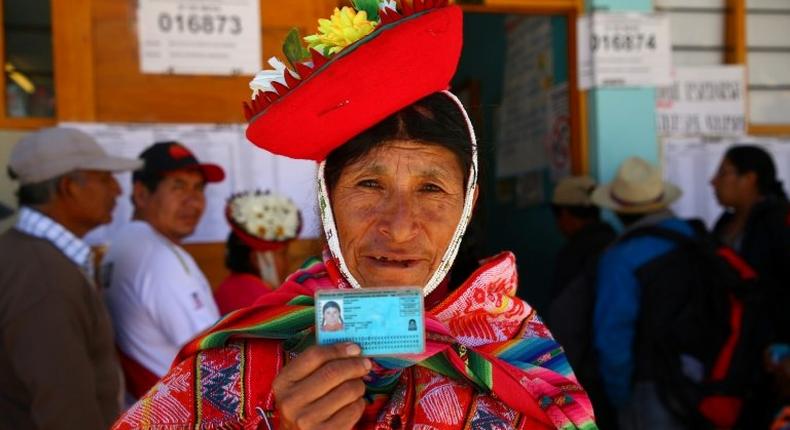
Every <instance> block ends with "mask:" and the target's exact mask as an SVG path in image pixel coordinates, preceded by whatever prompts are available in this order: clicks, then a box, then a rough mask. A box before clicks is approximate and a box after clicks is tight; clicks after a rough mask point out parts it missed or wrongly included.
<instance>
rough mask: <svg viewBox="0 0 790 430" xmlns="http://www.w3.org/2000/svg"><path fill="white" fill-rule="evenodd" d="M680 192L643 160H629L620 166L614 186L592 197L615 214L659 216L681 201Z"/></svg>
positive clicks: (604, 186)
mask: <svg viewBox="0 0 790 430" xmlns="http://www.w3.org/2000/svg"><path fill="white" fill-rule="evenodd" d="M681 194H682V192H681V191H680V189H679V188H678V187H676V186H674V185H672V184H670V183H668V182H664V181H663V180H662V179H661V172H659V170H658V169H657V168H655V167H653V166H652V165H651V164H650V163H648V162H647V161H645V160H643V159H641V158H629V159H627V160H625V161H624V162H623V164H621V165H620V168H619V169H618V170H617V175H616V176H615V178H614V180H613V181H612V182H611V183H610V184H606V185H601V186H599V187H598V188H596V189H595V191H594V192H593V194H592V201H593V203H594V204H595V205H597V206H600V207H603V208H607V209H611V210H613V211H615V212H620V213H628V214H639V213H649V212H656V211H659V210H661V209H664V208H666V207H668V206H669V205H671V204H672V203H673V202H674V201H675V200H677V199H679V198H680V196H681Z"/></svg>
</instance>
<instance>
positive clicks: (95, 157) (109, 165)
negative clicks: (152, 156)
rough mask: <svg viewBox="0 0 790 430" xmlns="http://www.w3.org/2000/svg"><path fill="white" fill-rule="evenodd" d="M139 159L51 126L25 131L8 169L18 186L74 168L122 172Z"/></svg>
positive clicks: (76, 132)
mask: <svg viewBox="0 0 790 430" xmlns="http://www.w3.org/2000/svg"><path fill="white" fill-rule="evenodd" d="M142 165H143V162H142V160H137V159H133V158H122V157H113V156H110V155H108V154H107V153H106V152H104V150H103V149H102V148H101V146H99V144H98V143H96V140H94V139H93V138H92V137H91V136H89V135H87V134H85V133H83V132H81V131H79V130H77V129H73V128H65V127H52V128H45V129H43V130H40V131H37V132H35V133H31V134H28V135H27V136H25V137H23V138H22V139H21V140H20V141H19V142H17V144H16V146H14V149H13V150H12V151H11V159H10V161H9V162H8V169H9V171H10V173H11V175H12V177H13V178H15V179H17V180H18V181H19V183H20V184H21V185H26V184H35V183H38V182H42V181H46V180H49V179H53V178H56V177H58V176H60V175H64V174H66V173H69V172H72V171H75V170H101V171H108V172H124V171H129V170H136V169H139V168H140V167H142Z"/></svg>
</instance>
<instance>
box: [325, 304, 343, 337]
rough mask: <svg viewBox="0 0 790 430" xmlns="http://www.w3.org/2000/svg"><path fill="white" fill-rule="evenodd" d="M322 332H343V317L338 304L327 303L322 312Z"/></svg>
mask: <svg viewBox="0 0 790 430" xmlns="http://www.w3.org/2000/svg"><path fill="white" fill-rule="evenodd" d="M321 314H322V315H323V317H322V318H321V330H323V331H340V330H343V316H342V315H341V314H340V305H338V304H337V303H336V302H331V301H330V302H326V304H325V305H324V308H323V309H322V310H321Z"/></svg>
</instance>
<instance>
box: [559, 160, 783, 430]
mask: <svg viewBox="0 0 790 430" xmlns="http://www.w3.org/2000/svg"><path fill="white" fill-rule="evenodd" d="M711 186H712V187H713V190H714V193H715V195H716V199H717V200H718V202H719V203H720V204H721V206H722V208H723V212H722V215H721V216H720V217H719V219H718V221H717V222H716V224H715V226H714V227H713V229H712V230H710V231H708V230H707V229H706V226H705V225H704V223H702V222H701V221H700V220H686V219H680V218H678V217H677V216H676V215H675V214H674V213H673V212H672V211H671V209H670V206H671V204H672V203H673V202H674V201H675V200H676V199H677V198H679V196H680V194H681V190H679V189H678V188H677V187H675V186H674V185H673V184H671V183H667V182H663V181H662V180H661V175H660V172H659V170H658V169H657V168H656V167H655V166H652V165H650V164H649V163H647V162H645V161H644V160H641V159H638V158H632V159H628V160H626V161H625V162H624V163H623V164H622V165H621V166H620V168H619V170H618V172H617V175H616V176H615V178H614V180H613V181H612V182H611V183H610V184H606V185H598V186H596V183H595V181H594V180H593V179H592V178H588V177H569V178H565V179H563V180H561V181H560V182H559V183H558V184H557V186H556V188H555V193H554V196H553V200H552V202H553V209H554V215H555V220H556V223H557V226H558V227H559V229H560V230H561V231H562V232H563V234H564V235H566V238H567V241H566V244H565V246H564V247H563V248H562V250H561V251H560V253H559V254H558V256H557V260H556V271H555V273H556V274H555V284H554V291H553V299H552V303H551V306H550V308H549V316H548V325H549V327H550V328H551V329H552V331H553V334H554V335H555V337H556V338H557V339H558V340H559V341H560V343H562V344H563V346H564V348H565V350H566V352H567V354H568V358H569V361H570V362H571V364H572V366H573V367H574V370H575V371H576V374H577V376H578V377H579V379H580V381H581V382H582V384H583V385H584V386H585V388H586V390H587V391H588V393H589V395H590V398H591V400H592V402H593V404H594V405H595V410H596V419H597V422H598V424H599V425H600V427H601V428H605V429H609V428H613V429H618V428H619V429H625V430H630V429H685V428H744V429H752V428H772V429H785V428H787V426H788V425H789V424H788V415H789V414H788V411H790V409H788V406H790V397H788V394H790V393H789V392H788V380H790V373H788V370H790V343H789V342H790V333H789V332H788V331H789V330H790V319H788V318H790V311H788V310H789V309H790V288H788V286H790V204H788V200H787V195H786V194H785V191H784V189H783V186H782V183H781V182H780V181H779V180H778V178H777V172H776V166H775V165H774V162H773V160H772V159H771V156H770V155H769V154H768V153H767V152H766V151H764V150H763V149H761V148H759V147H757V146H751V145H739V146H733V147H731V148H730V149H729V150H728V151H727V152H726V154H725V156H724V158H723V159H722V161H721V163H720V166H719V168H718V170H717V172H716V174H715V175H714V177H713V178H712V179H711ZM601 209H608V210H611V211H612V212H613V213H614V214H615V215H616V219H611V220H610V221H612V222H613V223H619V224H620V225H621V226H622V231H621V232H620V234H619V235H617V236H616V235H615V233H614V229H613V228H612V227H609V226H608V225H607V223H606V222H605V221H603V220H602V218H601V212H600V210H601ZM771 423H773V426H772V424H771Z"/></svg>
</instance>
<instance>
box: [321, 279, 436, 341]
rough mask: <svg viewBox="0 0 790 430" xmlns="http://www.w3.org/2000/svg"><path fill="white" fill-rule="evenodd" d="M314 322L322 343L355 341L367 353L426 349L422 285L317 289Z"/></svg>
mask: <svg viewBox="0 0 790 430" xmlns="http://www.w3.org/2000/svg"><path fill="white" fill-rule="evenodd" d="M315 326H316V341H317V343H318V344H319V345H331V344H335V343H340V342H353V343H356V344H358V345H359V346H360V347H361V348H362V354H363V355H367V356H393V355H403V354H419V353H421V352H423V351H424V350H425V319H424V309H423V296H422V289H421V288H418V287H393V288H368V289H355V290H321V291H318V292H316V294H315Z"/></svg>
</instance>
